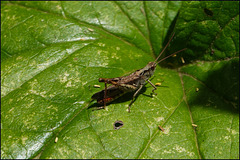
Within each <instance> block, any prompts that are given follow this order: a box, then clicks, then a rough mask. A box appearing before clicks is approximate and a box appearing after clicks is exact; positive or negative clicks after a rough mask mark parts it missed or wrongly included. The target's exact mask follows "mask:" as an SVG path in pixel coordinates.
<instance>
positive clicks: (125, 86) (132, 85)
mask: <svg viewBox="0 0 240 160" xmlns="http://www.w3.org/2000/svg"><path fill="white" fill-rule="evenodd" d="M173 36H174V34H173V35H172V37H171V38H170V40H169V41H168V43H167V45H166V46H165V47H164V49H163V50H162V51H161V53H160V54H159V55H158V57H157V58H156V59H155V61H154V62H149V63H148V64H147V65H146V66H145V67H144V68H142V69H139V70H137V71H135V72H133V73H131V74H130V75H128V76H123V77H116V78H99V79H98V81H99V82H104V83H105V89H104V90H102V91H100V92H97V93H95V94H94V95H93V96H92V99H93V100H97V103H99V104H103V106H101V107H99V108H98V109H101V108H105V106H106V103H109V102H111V101H113V100H115V99H116V98H118V97H120V96H122V95H123V94H125V93H127V92H133V91H135V93H134V95H133V97H132V101H131V102H130V104H129V106H128V112H130V107H131V105H132V103H133V101H134V98H135V97H136V95H137V94H138V93H139V92H140V90H141V89H142V87H143V86H144V85H145V83H146V82H148V83H150V85H151V86H152V87H153V89H152V94H155V93H154V91H155V90H156V89H157V87H156V86H155V85H154V84H153V83H152V82H151V81H150V80H149V78H150V77H151V76H152V75H153V74H154V71H155V68H156V66H157V64H158V63H160V62H162V61H164V60H165V59H167V58H169V57H171V56H173V55H175V54H177V53H179V52H181V51H183V50H185V49H186V48H184V49H182V50H179V51H177V52H175V53H173V54H170V55H168V56H166V57H164V58H163V59H161V60H159V61H157V60H158V59H159V58H160V56H161V55H162V53H163V52H164V51H165V49H166V48H167V46H168V45H169V43H170V42H171V40H172V38H173ZM107 84H112V85H111V86H109V87H107Z"/></svg>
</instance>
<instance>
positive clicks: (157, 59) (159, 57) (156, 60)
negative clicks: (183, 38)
mask: <svg viewBox="0 0 240 160" xmlns="http://www.w3.org/2000/svg"><path fill="white" fill-rule="evenodd" d="M174 34H175V33H173V34H172V37H171V38H170V39H169V41H168V43H167V44H166V46H165V47H164V48H163V50H162V51H161V53H159V55H158V57H157V58H156V59H155V61H154V63H156V62H157V60H158V58H160V57H161V55H162V54H163V52H164V51H165V49H166V48H167V47H168V45H169V43H170V42H171V41H172V39H173V37H174Z"/></svg>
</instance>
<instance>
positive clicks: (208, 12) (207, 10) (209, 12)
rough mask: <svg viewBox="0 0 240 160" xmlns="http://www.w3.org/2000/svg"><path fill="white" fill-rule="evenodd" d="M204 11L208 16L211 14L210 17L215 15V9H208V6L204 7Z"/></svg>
mask: <svg viewBox="0 0 240 160" xmlns="http://www.w3.org/2000/svg"><path fill="white" fill-rule="evenodd" d="M204 12H205V13H206V14H207V15H208V16H210V17H212V16H213V11H211V10H209V9H207V8H204Z"/></svg>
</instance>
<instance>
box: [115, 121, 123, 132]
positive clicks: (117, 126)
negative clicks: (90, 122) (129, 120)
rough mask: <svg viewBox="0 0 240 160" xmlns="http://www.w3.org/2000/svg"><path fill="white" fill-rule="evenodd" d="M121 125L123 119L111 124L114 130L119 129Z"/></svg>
mask: <svg viewBox="0 0 240 160" xmlns="http://www.w3.org/2000/svg"><path fill="white" fill-rule="evenodd" d="M122 126H123V121H115V122H114V124H113V128H114V129H115V130H117V129H120V128H121V127H122Z"/></svg>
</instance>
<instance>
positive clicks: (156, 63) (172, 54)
mask: <svg viewBox="0 0 240 160" xmlns="http://www.w3.org/2000/svg"><path fill="white" fill-rule="evenodd" d="M186 49H187V48H183V49H181V50H179V51H177V52H174V53H172V54H170V55H168V56H167V57H164V58H163V59H161V60H160V61H158V62H157V63H156V64H158V63H160V62H162V61H164V60H165V59H167V58H169V57H171V56H173V55H174V54H177V53H179V52H182V51H184V50H186Z"/></svg>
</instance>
